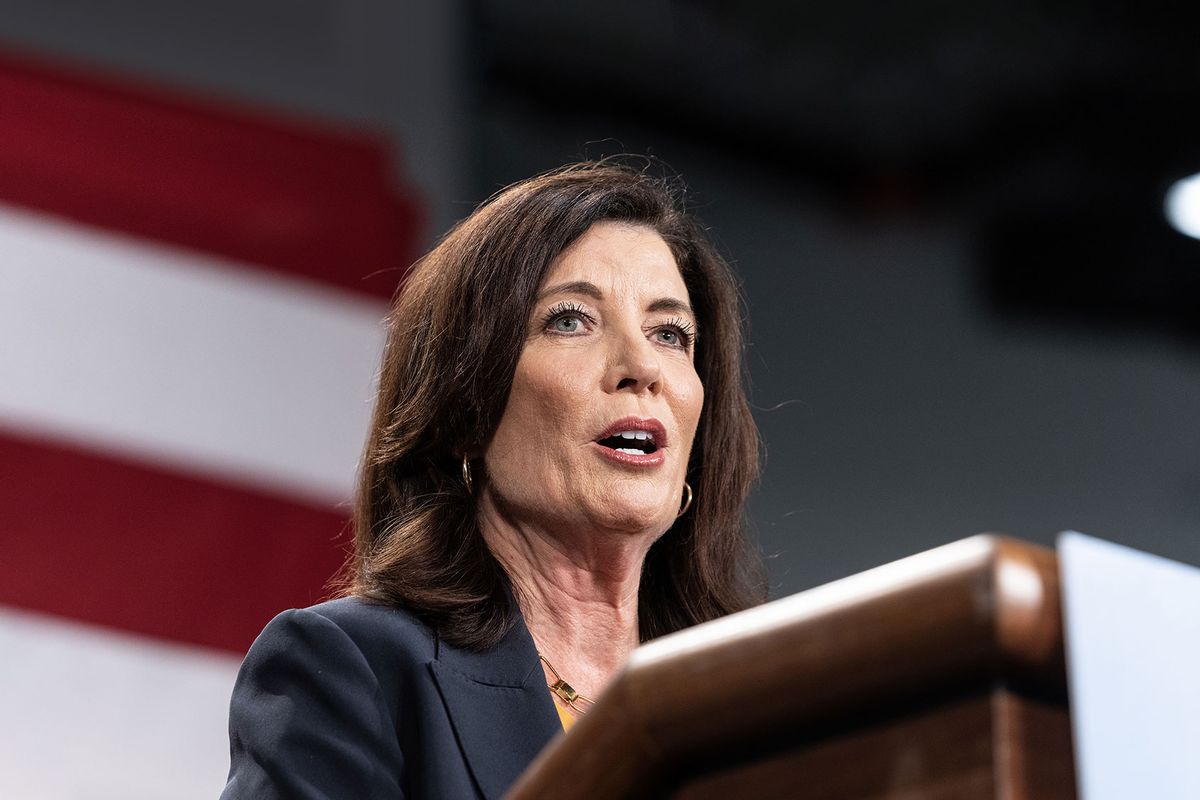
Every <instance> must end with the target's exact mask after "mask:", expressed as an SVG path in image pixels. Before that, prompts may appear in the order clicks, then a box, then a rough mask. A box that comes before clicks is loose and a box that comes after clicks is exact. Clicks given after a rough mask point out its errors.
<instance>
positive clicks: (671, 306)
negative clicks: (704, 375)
mask: <svg viewBox="0 0 1200 800" xmlns="http://www.w3.org/2000/svg"><path fill="white" fill-rule="evenodd" d="M556 294H581V295H583V296H584V297H590V298H592V299H593V300H595V301H596V302H600V301H602V300H603V299H604V293H603V292H601V291H600V289H598V288H597V287H596V284H594V283H591V282H590V281H568V282H567V283H559V284H555V285H554V286H548V287H546V289H545V290H544V291H542V292H540V293H539V294H538V300H545V299H546V298H547V297H552V296H554V295H556ZM646 310H647V311H674V312H677V313H680V314H687V315H689V316H691V317H693V318H694V317H695V316H696V312H695V311H693V310H692V307H691V305H689V304H688V303H685V302H684V301H682V300H680V299H678V298H675V297H659V298H657V299H656V300H654V301H652V302H651V303H650V305H648V306H647V307H646Z"/></svg>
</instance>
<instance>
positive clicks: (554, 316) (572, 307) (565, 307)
mask: <svg viewBox="0 0 1200 800" xmlns="http://www.w3.org/2000/svg"><path fill="white" fill-rule="evenodd" d="M562 317H579V318H580V319H581V320H583V321H584V322H587V323H590V324H594V323H595V322H596V320H595V318H593V317H592V315H591V314H589V313H587V312H586V311H584V310H583V307H582V306H580V305H577V304H575V303H571V302H562V303H559V304H558V305H556V306H553V307H552V308H551V309H550V310H549V311H548V312H546V316H544V317H542V328H543V329H545V328H549V327H550V326H551V325H552V324H554V322H555V321H557V320H558V319H560V318H562Z"/></svg>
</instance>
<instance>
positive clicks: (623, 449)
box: [616, 447, 646, 456]
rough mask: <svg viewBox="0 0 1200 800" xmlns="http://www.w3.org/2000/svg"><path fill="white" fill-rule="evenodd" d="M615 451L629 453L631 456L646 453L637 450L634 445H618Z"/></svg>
mask: <svg viewBox="0 0 1200 800" xmlns="http://www.w3.org/2000/svg"><path fill="white" fill-rule="evenodd" d="M616 451H617V452H618V453H628V454H629V455H631V456H644V455H646V454H645V453H643V452H642V451H641V450H638V449H637V448H636V447H618V448H616Z"/></svg>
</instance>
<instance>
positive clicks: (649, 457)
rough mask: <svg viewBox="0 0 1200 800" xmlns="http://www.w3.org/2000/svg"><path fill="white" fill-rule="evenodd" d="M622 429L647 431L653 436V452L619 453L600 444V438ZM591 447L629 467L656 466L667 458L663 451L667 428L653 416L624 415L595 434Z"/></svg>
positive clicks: (665, 446) (665, 445) (605, 437)
mask: <svg viewBox="0 0 1200 800" xmlns="http://www.w3.org/2000/svg"><path fill="white" fill-rule="evenodd" d="M622 431H645V432H646V433H649V434H650V435H651V436H653V437H654V452H653V453H643V454H640V455H633V454H631V453H619V452H617V451H616V450H613V449H612V448H611V447H605V446H604V445H602V444H600V440H601V439H607V438H608V437H610V436H615V435H616V434H618V433H620V432H622ZM592 447H594V448H596V450H597V451H599V453H600V455H602V456H604V457H605V458H607V459H609V460H610V461H615V462H617V463H618V464H625V465H628V466H631V467H656V466H658V465H660V464H662V463H664V462H665V461H666V460H667V456H666V452H665V451H666V448H667V429H666V428H665V427H664V426H663V424H662V423H661V422H659V421H658V420H656V419H654V418H653V417H625V418H623V419H619V420H617V421H615V422H613V423H612V424H611V425H609V426H608V427H607V428H605V429H604V430H603V431H602V432H601V433H600V434H599V435H598V436H596V438H595V439H593V440H592Z"/></svg>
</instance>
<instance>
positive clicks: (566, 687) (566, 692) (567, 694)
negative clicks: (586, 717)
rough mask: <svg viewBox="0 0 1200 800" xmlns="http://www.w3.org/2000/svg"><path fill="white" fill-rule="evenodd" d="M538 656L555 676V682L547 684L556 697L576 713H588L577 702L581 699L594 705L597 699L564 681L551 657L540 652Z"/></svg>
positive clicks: (589, 704)
mask: <svg viewBox="0 0 1200 800" xmlns="http://www.w3.org/2000/svg"><path fill="white" fill-rule="evenodd" d="M538 658H539V659H541V661H542V663H543V664H545V665H546V669H548V670H550V674H551V675H553V676H554V683H547V684H546V686H547V687H548V688H549V689H550V691H552V692H554V696H555V697H557V698H558V699H559V700H562V701H563V703H564V704H565V705H566V706H567V708H569V709H571V710H572V711H574V712H575V713H576V714H586V713H587V709H583V708H580V707H579V706H577V705H575V704H576V703H578V702H581V701H582V702H584V703H587V704H588V706H593V705H595V704H596V701H595V700H593V699H592V698H590V697H586V696H584V695H582V694H580V693H579V692H577V691H575V689H574V688H572V687H571V684H569V683H567V682H566V681H564V680H563V679H562V676H561V675H559V674H558V670H556V669H555V668H554V665H553V664H551V663H550V659H548V658H546V657H545V656H544V655H542V654H541V653H538Z"/></svg>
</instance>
